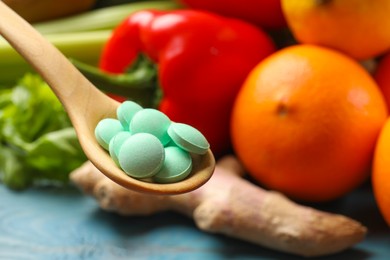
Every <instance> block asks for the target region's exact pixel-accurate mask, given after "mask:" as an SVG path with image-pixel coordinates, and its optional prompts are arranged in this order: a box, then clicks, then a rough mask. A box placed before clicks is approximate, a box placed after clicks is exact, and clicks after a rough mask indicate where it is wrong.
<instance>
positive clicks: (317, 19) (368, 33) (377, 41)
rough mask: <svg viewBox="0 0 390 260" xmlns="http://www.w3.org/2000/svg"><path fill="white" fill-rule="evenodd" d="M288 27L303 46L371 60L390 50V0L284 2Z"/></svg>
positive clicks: (296, 0)
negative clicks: (318, 46) (308, 45)
mask: <svg viewBox="0 0 390 260" xmlns="http://www.w3.org/2000/svg"><path fill="white" fill-rule="evenodd" d="M282 8H283V12H284V14H285V17H286V20H287V23H288V25H289V27H290V28H291V30H292V32H293V35H294V36H295V38H296V39H297V40H298V41H299V42H301V43H310V44H318V45H322V46H326V47H331V48H335V49H337V50H340V51H342V52H344V53H346V54H348V55H350V56H352V57H354V58H356V59H360V60H361V59H368V58H372V57H375V56H378V55H379V54H382V53H384V52H385V51H386V50H388V49H390V1H389V0H282Z"/></svg>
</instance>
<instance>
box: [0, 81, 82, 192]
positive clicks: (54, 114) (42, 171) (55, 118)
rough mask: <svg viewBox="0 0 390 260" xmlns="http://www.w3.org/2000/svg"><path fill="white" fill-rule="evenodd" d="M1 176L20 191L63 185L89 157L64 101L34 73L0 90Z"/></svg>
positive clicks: (10, 185) (7, 183) (6, 182)
mask: <svg viewBox="0 0 390 260" xmlns="http://www.w3.org/2000/svg"><path fill="white" fill-rule="evenodd" d="M0 145H1V147H0V180H1V181H2V182H3V183H4V184H5V185H7V186H9V187H10V188H14V189H23V188H27V187H29V186H31V185H39V184H42V183H45V184H47V183H49V184H60V185H63V184H67V183H68V182H69V173H70V172H71V171H72V170H74V169H75V168H77V167H79V166H80V165H81V164H82V163H83V162H85V161H86V160H87V159H86V157H85V154H84V152H83V151H82V149H81V147H80V144H79V142H78V139H77V136H76V133H75V131H74V129H73V127H72V125H71V122H70V120H69V118H68V115H67V114H66V112H65V110H64V108H63V107H62V104H61V103H60V102H59V101H58V99H57V97H56V96H55V95H54V93H53V92H52V90H51V89H50V88H49V86H48V85H47V84H46V83H45V82H44V81H43V80H42V79H41V77H40V76H38V75H36V74H26V75H25V76H24V77H23V78H22V79H21V80H20V81H19V82H18V84H17V85H16V86H15V87H12V88H9V89H2V90H0Z"/></svg>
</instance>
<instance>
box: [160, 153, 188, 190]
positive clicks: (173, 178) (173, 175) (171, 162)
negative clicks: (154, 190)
mask: <svg viewBox="0 0 390 260" xmlns="http://www.w3.org/2000/svg"><path fill="white" fill-rule="evenodd" d="M191 170H192V159H191V156H190V154H189V153H188V152H186V151H184V150H182V149H180V148H179V147H177V146H169V147H166V148H165V160H164V165H163V167H162V168H161V170H160V171H159V172H158V173H157V174H156V175H154V176H153V181H155V182H158V183H172V182H178V181H181V180H184V179H185V178H187V176H188V175H189V174H190V173H191Z"/></svg>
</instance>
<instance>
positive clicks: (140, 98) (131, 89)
mask: <svg viewBox="0 0 390 260" xmlns="http://www.w3.org/2000/svg"><path fill="white" fill-rule="evenodd" d="M71 62H72V63H73V65H75V66H76V68H77V69H78V70H79V71H80V72H81V73H82V74H83V75H84V76H85V77H86V78H87V79H88V80H89V81H91V83H92V84H94V85H95V86H96V87H97V88H98V89H100V90H102V91H103V92H106V93H111V94H115V95H119V96H122V97H125V98H127V99H130V100H133V101H135V102H137V103H139V104H140V105H142V106H143V107H155V106H156V104H158V101H156V99H159V98H161V97H160V96H161V93H160V90H159V87H158V78H157V65H156V64H154V63H153V62H151V61H150V60H149V59H148V58H146V57H145V56H144V55H142V54H140V55H139V56H138V57H137V59H136V61H135V62H134V63H133V65H132V66H131V67H130V68H129V69H128V70H127V71H126V72H125V73H123V74H112V73H108V72H105V71H102V70H101V69H99V68H97V67H95V66H92V65H89V64H86V63H83V62H80V61H77V60H73V59H71Z"/></svg>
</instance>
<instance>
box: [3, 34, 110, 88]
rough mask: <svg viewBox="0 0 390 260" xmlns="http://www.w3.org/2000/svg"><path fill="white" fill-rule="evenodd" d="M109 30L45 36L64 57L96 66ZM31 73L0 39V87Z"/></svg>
mask: <svg viewBox="0 0 390 260" xmlns="http://www.w3.org/2000/svg"><path fill="white" fill-rule="evenodd" d="M110 35H111V30H101V31H90V32H75V33H61V34H50V35H45V37H46V39H47V40H48V41H50V42H51V43H53V44H54V46H56V47H57V48H58V49H59V50H60V51H61V52H62V53H63V54H64V55H65V56H66V57H68V58H73V59H76V60H79V61H82V62H85V63H87V64H91V65H96V64H97V62H98V59H99V57H100V53H101V51H102V48H103V46H104V44H105V42H106V41H107V40H108V38H109V37H110ZM29 71H33V68H31V67H30V66H29V65H28V63H27V62H26V61H25V60H24V59H23V58H22V57H21V56H20V55H19V54H18V53H17V52H16V51H15V50H14V49H13V48H12V47H11V46H10V45H9V44H8V42H6V41H5V40H4V39H0V85H9V84H15V82H16V81H17V80H18V79H19V78H20V77H22V76H23V75H24V74H25V73H26V72H29Z"/></svg>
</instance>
